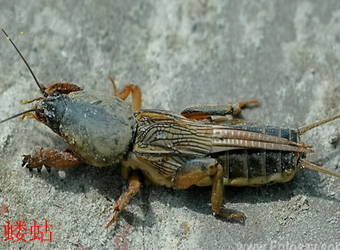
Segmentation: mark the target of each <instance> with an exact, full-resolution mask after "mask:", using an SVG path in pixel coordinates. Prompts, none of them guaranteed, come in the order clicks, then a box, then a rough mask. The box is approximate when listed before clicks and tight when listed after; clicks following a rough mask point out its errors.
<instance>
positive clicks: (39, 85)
mask: <svg viewBox="0 0 340 250" xmlns="http://www.w3.org/2000/svg"><path fill="white" fill-rule="evenodd" d="M1 30H2V32H3V33H4V34H5V36H6V38H7V39H8V40H9V41H10V42H11V44H12V45H13V47H14V48H15V50H16V51H17V52H18V54H19V55H20V57H21V59H22V60H23V61H24V63H25V64H26V66H27V68H28V70H29V71H30V73H31V75H32V76H33V78H34V81H35V82H36V84H37V85H38V88H39V89H40V92H41V93H42V94H43V95H44V96H45V97H46V96H47V94H46V93H45V91H44V88H43V87H42V86H41V84H40V83H39V82H38V79H37V78H36V77H35V75H34V73H33V71H32V69H31V67H30V66H29V65H28V63H27V61H26V60H25V58H24V56H23V55H22V54H21V52H20V51H19V49H18V48H17V46H16V45H15V44H14V42H13V41H12V39H11V38H10V37H9V36H8V35H7V33H6V32H5V30H4V29H1Z"/></svg>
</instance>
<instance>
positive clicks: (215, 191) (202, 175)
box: [171, 158, 245, 223]
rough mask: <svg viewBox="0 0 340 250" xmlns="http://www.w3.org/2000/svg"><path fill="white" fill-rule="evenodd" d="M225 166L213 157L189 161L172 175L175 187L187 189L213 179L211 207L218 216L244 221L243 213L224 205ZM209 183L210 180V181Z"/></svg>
mask: <svg viewBox="0 0 340 250" xmlns="http://www.w3.org/2000/svg"><path fill="white" fill-rule="evenodd" d="M223 176H224V173H223V167H222V165H221V164H219V163H218V162H217V160H215V159H212V158H202V159H194V160H190V161H187V162H186V163H185V164H184V165H183V166H181V167H180V168H178V169H177V171H176V172H175V173H174V175H173V177H172V180H171V181H172V183H173V187H174V188H179V189H186V188H189V187H190V186H192V185H195V184H196V185H204V183H205V182H206V179H211V184H212V193H211V209H212V210H213V211H214V213H215V214H216V215H218V216H221V217H223V218H226V219H228V220H232V221H238V222H240V223H244V220H245V216H244V214H243V213H239V212H235V211H233V210H230V209H226V208H224V207H223V206H222V201H223V189H224V185H223ZM208 184H210V183H209V181H208Z"/></svg>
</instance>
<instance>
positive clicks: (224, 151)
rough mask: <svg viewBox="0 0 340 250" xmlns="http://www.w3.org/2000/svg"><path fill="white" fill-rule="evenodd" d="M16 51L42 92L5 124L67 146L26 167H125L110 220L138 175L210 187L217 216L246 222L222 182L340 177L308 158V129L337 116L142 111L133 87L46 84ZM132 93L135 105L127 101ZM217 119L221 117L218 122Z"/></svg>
mask: <svg viewBox="0 0 340 250" xmlns="http://www.w3.org/2000/svg"><path fill="white" fill-rule="evenodd" d="M2 31H3V33H4V34H5V36H6V37H7V39H8V40H9V41H10V42H11V44H12V45H13V47H14V48H15V49H16V51H17V52H18V54H19V55H20V57H21V59H22V60H23V61H24V63H25V64H26V66H27V68H28V69H29V71H30V73H31V75H32V76H33V78H34V81H35V83H36V84H37V86H38V88H39V90H40V92H41V94H42V96H41V97H37V98H34V99H31V100H27V101H23V102H22V104H28V103H34V105H33V107H32V108H31V109H29V110H26V111H24V112H22V113H19V114H16V115H14V116H11V117H9V118H7V119H5V120H2V121H0V123H3V122H6V121H8V120H10V119H13V118H15V117H19V116H21V120H22V119H24V118H25V117H27V118H30V119H35V120H36V121H38V122H41V123H43V124H45V125H46V126H48V127H49V128H50V129H52V130H53V131H54V132H55V133H56V134H58V135H59V136H60V137H61V138H62V139H63V140H64V141H65V142H66V143H67V144H68V148H67V149H66V150H64V151H57V150H54V149H42V148H39V149H35V150H34V151H33V153H32V154H30V155H24V157H23V164H22V166H23V167H27V168H29V169H30V170H32V169H33V168H37V170H38V171H41V169H42V167H43V166H45V168H46V169H47V170H48V171H50V169H51V168H57V169H67V168H71V167H74V166H77V165H80V164H84V163H86V164H90V165H93V166H96V167H105V166H112V165H114V164H116V163H120V164H121V168H122V174H123V176H124V178H125V179H126V180H127V181H128V183H129V186H128V190H127V191H126V192H125V193H123V194H122V195H121V196H120V198H119V199H118V200H117V201H116V202H115V204H114V206H113V211H114V212H113V217H112V219H111V221H110V222H109V223H108V224H107V226H106V228H108V227H109V226H110V225H112V224H113V223H114V222H115V221H116V219H117V216H118V214H119V213H120V212H121V211H122V210H123V209H124V208H125V207H126V206H127V204H128V203H129V201H130V199H131V197H132V196H133V195H135V194H136V193H137V192H138V191H139V189H140V181H139V180H140V178H142V177H145V178H147V179H148V180H149V181H151V182H152V183H154V184H156V185H164V186H167V187H172V188H176V189H187V188H189V187H190V186H192V185H197V186H212V194H211V208H212V210H213V212H214V213H215V214H216V215H219V216H221V217H223V218H226V219H228V220H235V221H239V222H244V219H245V215H244V214H243V213H242V212H236V211H232V210H230V209H227V208H225V207H224V206H223V205H222V200H223V191H224V186H225V185H230V186H259V185H264V184H268V183H275V182H287V181H290V180H291V179H292V178H293V176H294V175H295V172H296V170H297V169H299V168H307V169H311V170H314V171H318V172H321V173H324V174H328V175H331V176H334V177H337V178H340V173H336V172H333V171H330V170H327V169H324V168H322V167H320V166H317V165H315V164H313V163H311V162H309V161H307V160H306V156H307V154H310V153H313V149H312V146H310V145H307V144H305V143H303V142H302V141H301V140H300V136H301V135H303V134H304V133H305V132H307V131H309V130H311V129H313V128H315V127H318V126H320V125H323V124H325V123H328V122H330V121H333V120H335V119H338V118H340V115H336V116H333V117H330V118H328V119H324V120H321V121H317V122H314V123H311V124H308V125H306V126H302V127H300V128H298V129H288V128H280V127H276V126H270V125H262V124H258V123H250V122H247V121H244V120H240V119H236V118H235V116H237V115H238V114H240V112H241V110H242V108H245V107H247V106H249V105H253V104H258V101H257V100H249V101H244V102H240V103H230V104H227V105H197V106H191V107H188V108H186V109H184V110H183V111H182V112H181V114H180V115H179V114H175V113H173V112H171V111H164V110H156V109H141V92H140V89H139V87H138V86H136V85H134V84H129V85H127V86H126V87H125V88H124V89H123V90H122V91H121V92H118V91H117V88H116V86H115V84H114V80H113V79H112V78H110V80H111V82H112V84H113V87H114V95H109V94H106V93H101V92H97V91H93V90H83V89H82V88H80V87H78V86H77V85H75V84H72V83H69V82H53V83H51V84H50V85H49V87H47V88H46V87H44V86H43V85H42V84H40V83H39V82H38V80H37V78H36V77H35V75H34V73H33V71H32V70H31V68H30V67H29V65H28V63H27V61H26V60H25V58H24V57H23V55H22V54H21V52H20V51H19V49H18V48H17V46H16V45H15V44H14V42H13V41H12V40H11V39H10V38H9V36H8V35H7V34H6V32H5V31H4V30H2ZM129 94H131V95H132V105H131V106H130V105H129V104H127V103H126V102H125V101H124V100H125V99H126V98H127V97H128V95H129ZM216 117H217V119H215V118H216Z"/></svg>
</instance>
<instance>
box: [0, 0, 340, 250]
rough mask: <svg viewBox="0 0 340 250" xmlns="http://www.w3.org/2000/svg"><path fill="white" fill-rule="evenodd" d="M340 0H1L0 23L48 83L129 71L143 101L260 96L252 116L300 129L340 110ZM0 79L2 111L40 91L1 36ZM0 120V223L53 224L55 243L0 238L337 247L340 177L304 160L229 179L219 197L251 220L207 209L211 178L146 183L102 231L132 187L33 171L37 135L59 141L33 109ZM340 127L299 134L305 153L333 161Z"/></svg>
mask: <svg viewBox="0 0 340 250" xmlns="http://www.w3.org/2000/svg"><path fill="white" fill-rule="evenodd" d="M339 7H340V5H339V2H338V1H327V3H324V2H323V1H316V0H315V1H312V0H309V1H295V0H294V1H251V0H249V1H222V0H220V1H218V0H215V1H209V0H201V1H194V0H192V1H163V0H162V1H140V2H137V1H131V0H124V1H109V0H98V1H53V2H52V1H51V2H48V1H42V0H36V1H30V2H29V3H28V2H27V1H5V0H1V1H0V24H1V28H4V29H5V30H6V31H7V32H8V33H9V35H10V36H11V37H12V38H13V40H15V42H16V43H17V45H18V46H19V48H20V49H21V51H22V53H23V54H24V55H25V57H26V59H27V60H28V62H29V64H30V66H31V67H32V69H33V70H34V72H35V74H36V76H37V77H38V79H39V80H40V81H41V82H42V83H45V84H48V83H49V82H52V81H59V80H66V81H71V82H73V83H76V84H78V85H80V86H82V87H84V88H86V89H96V90H101V91H106V92H111V91H112V90H111V85H110V84H109V82H108V80H107V79H106V76H107V75H109V74H110V75H113V76H114V77H115V79H116V81H117V83H118V85H119V86H123V85H124V84H127V83H129V82H134V83H137V84H138V85H139V86H140V87H141V89H142V91H143V107H144V108H155V109H168V110H173V111H175V112H179V111H180V110H181V109H183V108H185V107H186V106H189V105H193V104H199V103H227V102H230V101H240V100H246V99H252V98H257V99H259V100H260V102H261V106H260V107H259V108H255V109H247V110H245V111H244V113H243V116H244V117H245V118H246V119H247V120H249V121H259V122H263V123H268V124H273V125H278V126H289V127H294V128H295V127H298V126H300V125H305V124H307V123H309V122H312V121H315V120H318V119H321V118H325V117H329V116H331V115H334V114H338V113H339V112H340V84H339V82H340V63H339V58H340V8H339ZM20 32H24V33H23V34H20ZM0 83H1V84H0V93H1V94H0V107H1V108H0V119H4V118H7V117H9V116H11V115H13V114H16V113H18V112H20V111H23V110H26V109H27V108H28V107H27V106H26V107H25V106H21V105H20V104H19V101H20V100H22V99H24V100H25V99H30V98H33V97H36V96H39V91H38V89H37V87H36V85H35V84H34V82H33V80H32V77H31V76H30V74H29V72H28V70H27V69H26V68H25V66H24V64H23V62H22V61H21V60H20V59H19V56H18V55H17V53H16V52H15V51H14V49H13V48H12V46H11V45H10V44H9V42H8V41H7V40H6V38H5V37H3V38H0ZM0 126H1V129H0V156H1V158H0V164H1V165H0V205H1V211H0V222H1V226H4V225H5V224H6V221H7V220H10V221H11V223H13V222H15V221H19V220H23V221H26V222H27V225H28V226H32V225H33V221H34V220H36V221H37V223H38V224H42V223H43V221H44V220H48V222H49V223H50V224H51V225H53V227H52V228H51V231H52V232H53V240H52V242H44V243H40V242H38V241H31V242H17V243H9V242H4V241H1V243H0V248H1V249H9V248H13V249H19V248H25V249H31V248H33V249H39V248H41V249H42V248H44V249H46V248H59V249H113V248H116V249H176V248H178V249H211V248H215V249H235V248H239V249H241V248H242V247H243V248H245V247H255V248H257V249H259V248H263V249H269V248H273V249H275V248H276V249H298V247H304V248H306V249H307V248H308V247H316V248H319V249H321V248H323V249H325V248H324V247H322V245H321V244H327V245H325V246H326V247H329V249H334V248H336V247H338V248H339V247H340V241H339V239H340V180H339V179H335V178H331V177H328V176H324V175H322V174H317V173H313V172H310V171H307V170H305V171H304V170H302V171H300V172H299V173H298V174H297V175H296V177H295V178H294V179H293V180H292V181H291V182H289V183H286V184H281V185H273V186H264V187H261V188H230V187H226V189H225V195H224V196H225V200H224V204H225V205H226V206H227V207H229V208H233V209H237V210H239V211H243V212H244V213H245V214H246V215H247V220H246V223H245V225H240V224H232V223H227V222H225V221H222V220H217V219H216V218H214V216H213V215H212V213H211V210H210V207H209V201H210V188H198V187H194V188H190V189H189V190H184V191H176V190H172V189H168V188H164V187H158V186H153V185H150V184H148V183H147V182H145V183H144V185H143V190H142V192H141V193H140V194H138V195H136V197H135V198H133V199H132V201H131V203H130V204H129V206H128V207H127V209H126V211H125V212H123V213H122V214H121V216H120V218H119V219H118V221H117V222H116V224H115V225H114V226H112V227H111V228H110V229H109V230H106V229H105V228H104V227H105V225H106V223H107V222H108V221H109V219H110V218H111V215H112V204H113V203H114V201H115V200H116V199H117V198H118V197H119V195H120V194H121V193H122V192H123V191H124V190H125V189H126V183H125V181H124V180H123V179H122V177H121V174H120V170H119V169H118V168H117V167H116V168H114V167H112V168H102V169H100V168H94V167H91V166H79V167H78V168H75V169H72V170H69V171H56V170H54V171H52V173H51V174H48V173H47V172H46V170H43V171H42V173H41V174H38V173H36V172H32V173H30V172H28V171H26V170H25V169H22V168H21V167H20V166H21V160H22V155H23V154H27V153H30V152H31V151H32V150H33V148H35V147H38V146H43V147H48V148H60V149H62V148H64V147H65V145H64V144H63V142H62V140H61V139H60V138H58V137H57V136H56V135H55V134H53V133H52V132H51V131H50V130H49V129H48V128H46V127H44V126H43V125H41V124H37V123H36V122H34V121H32V120H25V121H24V122H21V123H20V122H19V121H18V120H17V119H14V120H12V121H10V122H7V123H4V124H1V125H0ZM339 136H340V121H335V122H332V123H330V124H327V125H325V126H323V127H320V128H317V129H315V130H313V131H311V132H309V133H307V134H306V135H305V136H304V137H303V139H304V141H305V142H306V143H308V144H311V145H314V146H315V151H316V152H315V154H313V155H311V156H310V157H309V159H310V160H311V161H313V162H316V163H317V164H322V165H323V166H324V167H325V168H327V169H331V170H333V171H337V172H340V167H339V159H340V155H339V153H340V147H339ZM7 209H8V212H7ZM1 228H2V227H1ZM0 231H1V232H0V233H1V234H3V229H0ZM27 236H29V235H27ZM25 238H26V239H29V238H30V237H25ZM299 244H301V245H299ZM332 247H334V248H332Z"/></svg>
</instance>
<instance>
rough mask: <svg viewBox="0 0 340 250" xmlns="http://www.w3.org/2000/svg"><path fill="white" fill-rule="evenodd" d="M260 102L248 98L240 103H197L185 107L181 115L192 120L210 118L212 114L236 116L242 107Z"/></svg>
mask: <svg viewBox="0 0 340 250" xmlns="http://www.w3.org/2000/svg"><path fill="white" fill-rule="evenodd" d="M258 103H259V101H258V100H248V101H243V102H239V103H237V102H234V103H229V104H226V105H214V104H213V105H195V106H190V107H188V108H186V109H184V110H183V111H182V112H181V115H183V116H184V117H186V118H188V119H192V120H203V119H207V118H210V117H211V116H226V115H232V116H236V115H238V114H240V113H241V111H242V108H245V107H247V106H249V105H253V104H258Z"/></svg>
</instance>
